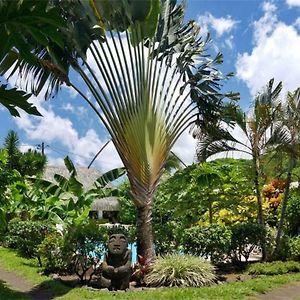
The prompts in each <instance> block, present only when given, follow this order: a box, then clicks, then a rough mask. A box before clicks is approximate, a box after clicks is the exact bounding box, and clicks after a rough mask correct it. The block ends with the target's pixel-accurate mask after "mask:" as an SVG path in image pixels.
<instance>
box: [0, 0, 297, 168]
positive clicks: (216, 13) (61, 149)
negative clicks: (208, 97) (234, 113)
mask: <svg viewBox="0 0 300 300" xmlns="http://www.w3.org/2000/svg"><path fill="white" fill-rule="evenodd" d="M186 4H187V8H186V20H191V19H193V20H195V21H196V22H197V23H198V24H199V25H200V27H201V34H203V35H205V34H206V33H207V32H209V33H210V34H211V37H212V42H211V44H210V47H209V49H208V53H210V54H211V55H212V56H214V55H216V54H217V53H218V52H219V51H220V52H222V53H223V55H224V63H223V65H222V66H221V67H220V70H221V71H222V72H223V73H228V72H234V74H235V76H234V77H233V78H231V79H230V80H228V81H226V82H224V83H223V88H222V90H223V91H224V92H225V91H235V92H239V93H240V95H241V99H240V101H239V104H240V105H241V107H242V108H243V109H244V110H245V111H247V110H248V109H249V107H250V105H251V101H252V100H253V99H254V97H255V95H256V94H257V93H258V92H259V91H260V90H261V89H262V88H263V87H264V86H265V85H266V83H267V82H268V81H269V80H270V79H271V78H274V80H275V84H276V83H278V82H279V81H283V87H284V91H283V95H284V94H285V93H286V92H287V91H293V90H295V89H296V88H297V87H299V86H300V67H299V62H300V0H278V1H276V0H273V1H258V0H250V1H249V0H231V1H227V0H186ZM71 76H72V77H71V78H74V80H75V81H76V80H78V76H77V75H76V74H72V75H71ZM76 76H77V77H76ZM79 84H80V83H79ZM30 101H31V102H33V103H34V104H35V105H36V106H37V107H38V109H39V111H40V112H41V114H42V115H43V117H34V116H29V115H27V114H25V113H22V112H21V118H13V117H11V116H10V114H9V113H8V111H7V110H6V109H5V108H4V107H1V106H0V120H1V124H2V126H0V145H2V144H3V142H4V139H5V136H6V135H7V133H8V131H9V130H15V131H16V132H17V133H18V136H19V139H20V145H21V147H20V148H21V150H22V151H26V150H27V149H28V148H31V149H39V145H41V143H44V144H45V153H46V155H47V157H48V163H49V164H50V165H62V164H63V158H64V157H65V156H66V155H68V156H69V157H70V158H71V159H72V160H73V162H74V163H75V164H76V165H77V166H88V164H89V163H90V162H91V160H92V159H93V157H94V156H95V154H96V153H97V152H98V150H99V149H100V148H101V147H102V146H103V145H104V144H105V143H106V142H107V141H108V140H109V139H110V137H109V134H108V132H107V131H106V129H105V128H104V127H103V125H102V123H101V122H100V120H99V119H98V117H97V116H96V115H95V113H94V112H93V111H92V110H91V109H90V107H89V106H88V105H87V103H85V102H84V100H82V99H81V98H80V96H79V95H77V94H76V92H75V91H73V90H72V89H70V88H67V87H62V89H61V91H60V92H59V93H58V95H57V96H56V97H55V98H53V99H50V100H47V101H44V99H43V96H38V97H31V98H30ZM237 134H238V133H237ZM195 146H196V141H195V140H194V139H193V138H192V136H191V135H190V134H189V132H188V130H187V131H186V132H184V133H183V134H182V136H181V137H180V138H179V140H178V141H177V143H176V144H175V145H174V148H173V151H174V152H175V153H176V154H177V155H178V156H179V157H180V158H181V159H182V160H183V161H184V162H185V163H186V164H191V163H192V162H194V161H195ZM120 166H122V162H121V160H120V158H119V157H118V154H117V153H116V151H115V149H114V146H113V145H112V143H109V144H108V146H107V147H106V148H105V150H104V151H103V152H102V153H101V154H100V155H99V156H98V158H97V159H96V161H95V162H94V164H93V167H94V168H97V169H99V170H100V171H102V172H104V171H108V170H110V169H112V168H115V167H120Z"/></svg>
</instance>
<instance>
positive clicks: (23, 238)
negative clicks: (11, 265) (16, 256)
mask: <svg viewBox="0 0 300 300" xmlns="http://www.w3.org/2000/svg"><path fill="white" fill-rule="evenodd" d="M53 230H54V229H53V227H52V226H51V225H50V224H49V223H45V222H41V221H21V220H20V219H14V220H12V221H11V222H10V223H9V224H8V232H7V234H6V236H5V241H4V243H5V244H6V245H7V246H8V247H11V248H14V249H17V250H18V252H19V253H20V254H21V255H23V256H25V257H29V258H31V257H37V258H38V259H39V260H40V256H39V253H38V247H39V245H40V244H41V243H42V241H43V240H44V238H45V237H46V235H47V234H49V233H51V232H53Z"/></svg>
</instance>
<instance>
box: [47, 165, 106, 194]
mask: <svg viewBox="0 0 300 300" xmlns="http://www.w3.org/2000/svg"><path fill="white" fill-rule="evenodd" d="M76 171H77V176H76V177H77V179H78V180H79V181H80V182H81V183H82V184H83V186H84V188H85V189H86V190H88V189H90V188H91V187H92V185H93V183H94V182H95V180H96V179H97V178H99V177H100V176H101V173H100V172H99V171H98V170H96V169H88V168H85V167H76ZM55 174H59V175H62V176H64V177H66V178H69V177H70V173H69V171H68V169H67V168H66V167H65V166H46V168H45V171H44V174H43V179H45V180H47V181H51V182H53V181H55V180H54V175H55Z"/></svg>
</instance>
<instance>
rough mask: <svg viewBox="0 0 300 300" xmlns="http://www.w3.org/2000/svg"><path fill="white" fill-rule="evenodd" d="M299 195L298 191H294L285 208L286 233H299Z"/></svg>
mask: <svg viewBox="0 0 300 300" xmlns="http://www.w3.org/2000/svg"><path fill="white" fill-rule="evenodd" d="M299 216H300V195H299V190H294V191H292V193H291V196H290V198H289V201H288V204H287V208H286V221H287V222H286V223H287V233H288V234H289V235H292V236H294V235H298V234H299V233H300V218H299Z"/></svg>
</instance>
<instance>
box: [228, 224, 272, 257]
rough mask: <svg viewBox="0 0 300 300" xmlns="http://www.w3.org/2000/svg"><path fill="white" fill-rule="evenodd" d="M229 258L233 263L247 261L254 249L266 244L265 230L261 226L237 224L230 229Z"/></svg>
mask: <svg viewBox="0 0 300 300" xmlns="http://www.w3.org/2000/svg"><path fill="white" fill-rule="evenodd" d="M231 231H232V239H231V244H230V248H231V256H232V258H233V260H235V261H239V262H241V261H242V258H245V260H246V261H248V259H249V256H250V254H251V252H252V251H253V249H254V248H261V247H262V245H263V244H264V243H266V234H267V233H266V229H265V227H264V226H262V225H261V224H255V223H239V224H235V225H233V226H232V227H231Z"/></svg>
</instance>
